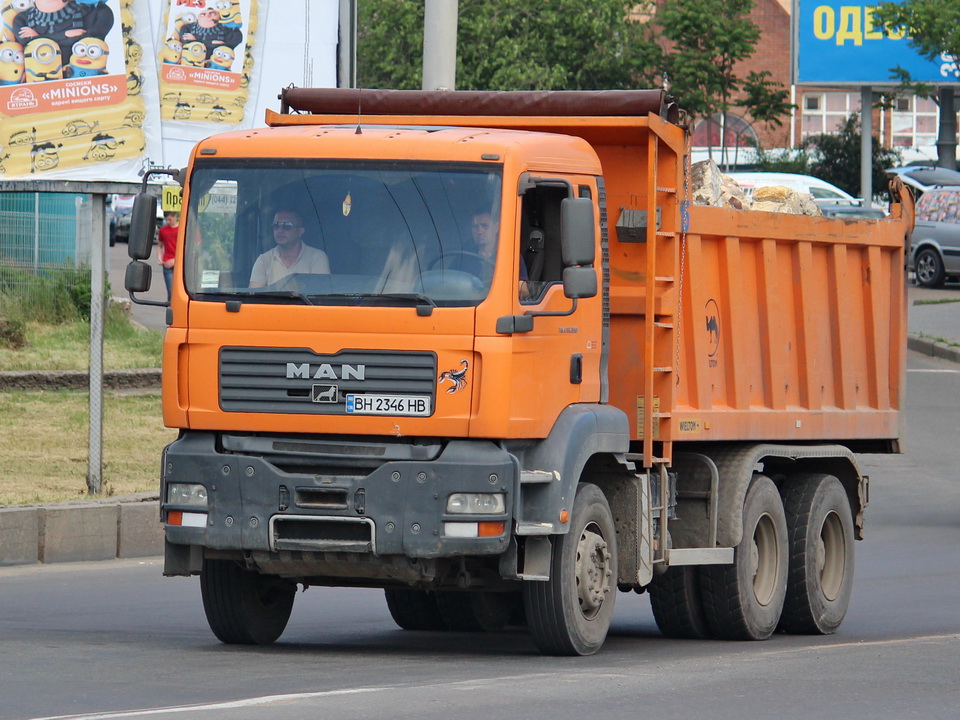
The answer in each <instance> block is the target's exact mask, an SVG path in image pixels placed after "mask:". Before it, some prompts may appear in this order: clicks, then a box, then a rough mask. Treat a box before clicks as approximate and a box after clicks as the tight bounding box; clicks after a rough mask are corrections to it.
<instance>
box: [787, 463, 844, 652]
mask: <svg viewBox="0 0 960 720" xmlns="http://www.w3.org/2000/svg"><path fill="white" fill-rule="evenodd" d="M783 505H784V509H785V511H786V514H787V537H788V540H789V544H790V574H789V576H788V579H787V596H786V600H785V601H784V605H783V615H782V616H781V618H780V627H779V629H780V630H781V631H783V632H788V633H797V634H803V635H829V634H831V633H834V632H836V631H837V628H839V627H840V624H841V623H842V622H843V618H844V616H845V615H846V614H847V607H848V606H849V605H850V595H851V593H852V591H853V568H854V559H853V556H854V550H853V542H854V537H853V515H852V511H851V509H850V501H849V500H848V498H847V493H846V492H845V491H844V489H843V486H842V485H841V484H840V481H839V480H838V479H837V478H835V477H834V476H833V475H807V476H803V477H802V478H798V479H797V481H796V482H791V483H790V484H789V485H787V486H786V487H785V488H784V493H783Z"/></svg>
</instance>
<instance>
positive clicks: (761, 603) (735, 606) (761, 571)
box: [700, 475, 788, 640]
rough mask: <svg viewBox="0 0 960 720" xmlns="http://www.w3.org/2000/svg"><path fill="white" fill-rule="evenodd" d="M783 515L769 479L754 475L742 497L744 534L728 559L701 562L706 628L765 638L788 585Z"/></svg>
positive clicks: (773, 625) (723, 633) (774, 625)
mask: <svg viewBox="0 0 960 720" xmlns="http://www.w3.org/2000/svg"><path fill="white" fill-rule="evenodd" d="M787 548H788V543H787V521H786V517H785V513H784V508H783V503H782V501H781V499H780V493H779V492H778V491H777V486H776V485H774V484H773V481H772V480H770V479H769V478H767V477H765V476H763V475H755V476H754V478H753V480H752V481H751V483H750V487H749V488H748V489H747V495H746V498H745V499H744V503H743V537H742V539H741V541H740V544H739V545H737V548H736V552H735V553H734V562H733V564H732V565H708V566H704V567H702V568H701V571H700V580H701V592H702V595H703V609H704V613H705V616H706V620H707V625H708V627H709V628H710V632H711V633H712V634H713V635H714V636H716V637H718V638H722V639H726V640H765V639H766V638H768V637H770V635H772V634H773V631H774V630H776V629H777V624H778V623H779V621H780V614H781V611H782V609H783V603H784V597H785V595H786V588H787V570H788V555H787Z"/></svg>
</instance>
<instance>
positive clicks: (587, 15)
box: [357, 0, 660, 90]
mask: <svg viewBox="0 0 960 720" xmlns="http://www.w3.org/2000/svg"><path fill="white" fill-rule="evenodd" d="M636 7H637V3H636V2H630V1H625V0H592V1H591V2H589V3H584V2H582V0H551V2H538V3H522V4H521V3H504V2H498V1H497V0H460V4H459V16H458V28H457V89H459V90H599V89H608V88H637V87H650V86H651V85H652V83H653V79H654V74H655V70H656V68H657V67H658V58H659V56H660V49H659V47H658V46H657V45H656V43H655V42H653V40H652V39H649V38H648V37H647V31H648V27H647V25H646V24H645V23H643V22H642V21H641V20H638V19H634V18H633V17H632V16H631V12H632V11H633V10H634V9H635V8H636ZM423 8H424V3H423V2H422V1H421V2H410V1H409V0H364V2H361V3H360V5H359V7H358V40H357V42H358V53H357V56H358V82H359V84H360V85H361V86H362V87H383V88H399V89H417V88H419V87H420V86H421V74H422V73H421V70H422V58H423Z"/></svg>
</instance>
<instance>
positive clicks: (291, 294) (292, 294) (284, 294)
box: [247, 289, 316, 305]
mask: <svg viewBox="0 0 960 720" xmlns="http://www.w3.org/2000/svg"><path fill="white" fill-rule="evenodd" d="M247 297H250V298H259V297H277V298H297V299H298V300H302V301H303V304H304V305H316V303H315V302H313V300H311V299H310V297H309V296H307V295H304V294H303V293H301V292H297V291H296V290H257V289H254V290H253V291H252V292H251V293H250V294H249V295H248V296H247Z"/></svg>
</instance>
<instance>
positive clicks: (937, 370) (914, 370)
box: [907, 368, 960, 373]
mask: <svg viewBox="0 0 960 720" xmlns="http://www.w3.org/2000/svg"><path fill="white" fill-rule="evenodd" d="M907 372H908V373H960V370H950V369H949V368H910V369H909V370H907Z"/></svg>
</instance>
